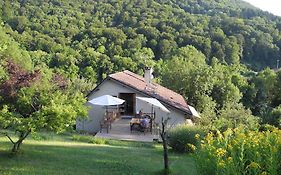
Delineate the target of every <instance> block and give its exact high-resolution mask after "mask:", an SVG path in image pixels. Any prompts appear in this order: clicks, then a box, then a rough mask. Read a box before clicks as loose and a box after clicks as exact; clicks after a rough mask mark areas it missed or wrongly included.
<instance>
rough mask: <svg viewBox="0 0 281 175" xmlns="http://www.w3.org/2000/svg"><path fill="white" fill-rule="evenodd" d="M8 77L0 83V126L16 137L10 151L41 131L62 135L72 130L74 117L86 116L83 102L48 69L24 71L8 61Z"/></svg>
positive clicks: (76, 93) (16, 150)
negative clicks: (70, 128)
mask: <svg viewBox="0 0 281 175" xmlns="http://www.w3.org/2000/svg"><path fill="white" fill-rule="evenodd" d="M6 69H7V74H8V76H9V78H8V79H7V80H5V81H3V82H1V84H0V96H1V99H0V123H1V125H0V127H2V128H5V129H9V130H14V131H15V132H16V133H17V134H18V139H17V141H14V140H13V139H12V137H11V136H10V135H9V133H7V132H6V133H4V134H5V135H6V136H7V138H8V139H9V140H10V141H11V143H12V144H13V148H12V152H13V153H16V152H18V151H19V149H20V146H21V144H22V143H23V141H24V139H26V137H27V136H28V135H29V134H30V133H34V132H37V131H39V130H40V129H42V128H45V129H47V130H52V131H55V132H62V131H64V130H65V129H66V128H68V127H72V125H73V124H74V123H75V119H76V117H77V116H79V117H80V116H81V117H84V116H86V115H87V108H86V107H85V106H84V103H85V99H84V98H83V95H82V94H81V93H78V92H79V91H78V92H77V91H76V92H75V91H72V90H71V87H70V86H69V85H68V82H67V81H66V80H65V79H64V78H63V77H62V76H60V75H57V74H54V73H52V72H51V71H50V70H48V69H47V70H44V69H42V70H41V71H39V70H35V71H33V72H28V71H25V70H24V69H22V68H21V67H19V65H17V64H15V63H14V62H13V61H11V60H9V61H8V62H7V65H6Z"/></svg>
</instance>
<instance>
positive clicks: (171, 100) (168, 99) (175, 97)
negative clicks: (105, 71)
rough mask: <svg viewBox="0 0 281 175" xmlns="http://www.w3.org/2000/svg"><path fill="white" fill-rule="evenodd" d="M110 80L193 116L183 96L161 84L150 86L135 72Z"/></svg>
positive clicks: (122, 73)
mask: <svg viewBox="0 0 281 175" xmlns="http://www.w3.org/2000/svg"><path fill="white" fill-rule="evenodd" d="M109 78H111V79H113V80H116V81H118V82H120V83H122V84H125V85H127V86H129V87H131V88H134V89H136V90H138V91H140V92H142V93H144V94H147V95H149V96H151V97H154V98H156V99H158V100H160V101H161V102H163V103H166V104H168V105H170V106H173V107H175V108H177V109H179V110H181V111H183V112H185V113H188V114H191V111H190V109H189V107H188V104H187V103H186V101H185V99H184V98H183V96H182V95H180V94H178V93H176V92H174V91H172V90H170V89H167V88H165V87H163V86H161V85H159V84H156V83H152V85H150V86H148V85H147V83H146V82H145V80H144V78H143V77H142V76H140V75H137V74H135V73H133V72H130V71H128V70H125V71H123V72H118V73H115V74H111V75H109Z"/></svg>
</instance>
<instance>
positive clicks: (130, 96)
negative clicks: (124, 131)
mask: <svg viewBox="0 0 281 175" xmlns="http://www.w3.org/2000/svg"><path fill="white" fill-rule="evenodd" d="M119 98H121V99H123V100H125V103H124V107H123V114H124V115H135V109H136V108H135V106H136V94H134V93H120V94H119Z"/></svg>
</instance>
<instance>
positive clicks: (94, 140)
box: [72, 135, 108, 145]
mask: <svg viewBox="0 0 281 175" xmlns="http://www.w3.org/2000/svg"><path fill="white" fill-rule="evenodd" d="M72 140H75V141H80V142H85V143H93V144H98V145H104V144H108V140H106V139H103V138H96V137H93V136H90V135H73V136H72Z"/></svg>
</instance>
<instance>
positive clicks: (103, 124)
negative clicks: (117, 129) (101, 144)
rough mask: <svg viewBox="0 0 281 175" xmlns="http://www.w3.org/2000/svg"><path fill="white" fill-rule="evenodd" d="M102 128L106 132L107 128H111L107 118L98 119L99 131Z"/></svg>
mask: <svg viewBox="0 0 281 175" xmlns="http://www.w3.org/2000/svg"><path fill="white" fill-rule="evenodd" d="M103 128H105V129H106V132H107V133H108V131H109V129H111V122H110V121H109V120H107V119H104V120H102V121H100V132H102V129H103Z"/></svg>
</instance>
